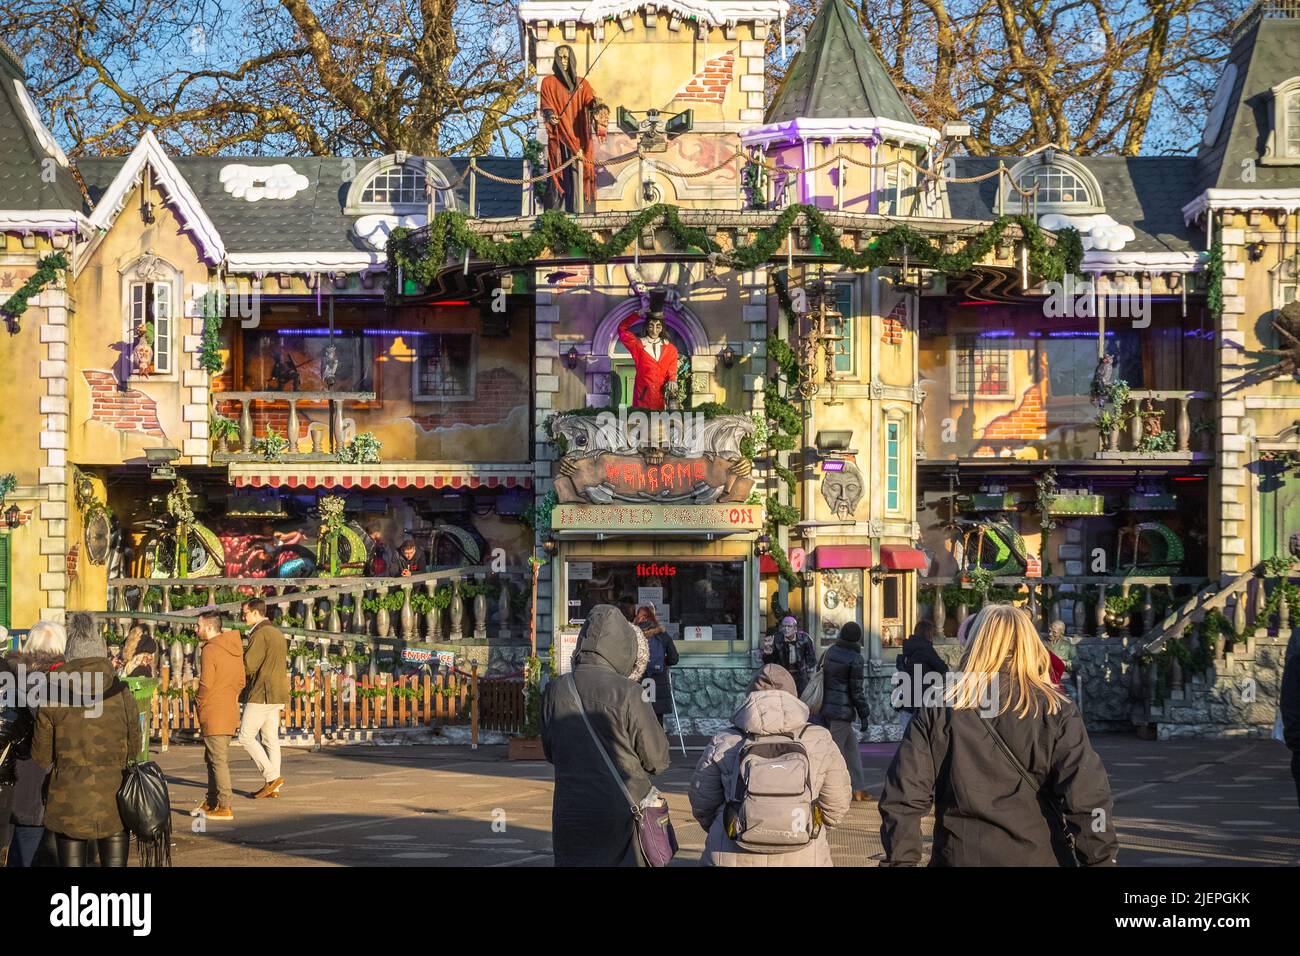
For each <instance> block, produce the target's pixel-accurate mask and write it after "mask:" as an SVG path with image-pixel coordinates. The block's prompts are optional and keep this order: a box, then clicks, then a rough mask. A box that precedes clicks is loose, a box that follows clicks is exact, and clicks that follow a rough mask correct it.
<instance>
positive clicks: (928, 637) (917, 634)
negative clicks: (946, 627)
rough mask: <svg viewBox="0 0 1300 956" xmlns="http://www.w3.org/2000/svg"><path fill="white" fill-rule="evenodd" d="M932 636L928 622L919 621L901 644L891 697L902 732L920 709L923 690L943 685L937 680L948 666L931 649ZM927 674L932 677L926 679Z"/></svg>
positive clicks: (933, 633)
mask: <svg viewBox="0 0 1300 956" xmlns="http://www.w3.org/2000/svg"><path fill="white" fill-rule="evenodd" d="M936 633H937V631H936V628H935V626H934V623H933V622H932V621H921V622H920V623H918V624H917V625H916V629H915V630H914V631H912V636H911V637H909V638H908V639H907V640H905V641H904V642H903V652H902V653H901V654H899V655H898V661H897V664H898V671H897V676H895V678H894V691H893V693H892V694H891V697H892V699H893V701H894V704H895V706H896V707H897V708H898V710H899V712H900V718H901V721H902V724H903V729H904V730H906V729H907V723H908V721H909V720H911V719H912V718H913V717H914V716H916V712H917V711H918V710H919V709H920V707H921V703H922V702H923V700H924V694H925V692H926V688H927V687H938V688H939V689H940V690H941V689H942V687H943V685H942V683H939V681H940V680H941V679H942V678H943V676H944V675H945V674H947V673H948V665H947V664H945V663H944V661H943V658H942V657H940V656H939V652H938V651H936V650H935V649H934V638H935V635H936ZM931 674H934V675H936V677H933V678H931V677H929V675H931ZM927 678H928V679H927Z"/></svg>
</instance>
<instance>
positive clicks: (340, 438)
mask: <svg viewBox="0 0 1300 956" xmlns="http://www.w3.org/2000/svg"><path fill="white" fill-rule="evenodd" d="M212 401H213V407H214V409H215V408H217V407H219V406H220V405H223V404H225V403H228V402H233V403H236V404H237V405H238V412H237V413H235V414H234V415H227V416H225V417H228V418H232V419H233V420H234V421H235V422H236V423H237V424H238V426H239V435H238V437H237V439H236V441H235V443H234V447H233V448H232V447H231V445H232V443H231V441H230V440H229V439H228V438H227V439H214V441H215V445H216V448H215V451H214V454H213V458H214V460H218V461H253V460H257V459H259V458H261V457H262V456H261V455H259V454H257V453H256V452H255V450H254V442H255V441H256V440H257V439H258V438H259V437H265V435H266V429H265V428H264V429H263V434H262V435H260V436H259V435H257V434H255V428H254V422H253V417H254V413H255V412H256V413H257V414H258V415H268V416H276V417H278V416H280V415H286V413H287V415H286V421H285V429H284V431H283V432H281V430H280V429H279V428H276V429H275V430H276V433H277V434H283V435H284V436H285V437H286V438H288V440H289V447H288V448H286V449H285V451H284V453H283V454H282V455H281V456H280V458H281V459H282V460H284V461H326V460H332V459H333V458H334V457H335V456H336V455H337V454H338V451H339V449H340V448H341V447H342V446H343V445H344V444H346V443H347V441H348V440H349V438H350V437H355V436H349V435H348V434H347V433H346V432H347V428H348V427H349V426H348V423H347V422H346V421H345V420H344V418H343V406H344V405H345V404H346V403H349V402H373V401H375V393H374V392H214V393H212ZM302 405H317V406H320V405H325V406H327V407H328V409H329V414H328V417H327V419H326V420H325V421H324V422H320V421H312V422H309V423H308V426H307V440H308V441H309V442H310V444H311V449H310V451H306V452H304V451H302V450H301V448H302V436H301V435H300V434H299V432H300V431H301V422H300V419H299V407H300V406H302ZM271 427H274V426H271Z"/></svg>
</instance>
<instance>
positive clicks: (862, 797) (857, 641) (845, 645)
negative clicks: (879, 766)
mask: <svg viewBox="0 0 1300 956" xmlns="http://www.w3.org/2000/svg"><path fill="white" fill-rule="evenodd" d="M821 668H822V709H821V712H820V716H821V717H822V719H823V720H825V721H826V728H827V729H828V730H829V731H830V732H831V738H832V739H833V740H834V741H835V746H836V747H838V748H839V749H840V754H841V755H843V757H844V762H845V764H847V765H848V768H849V779H850V780H851V781H852V783H853V799H854V800H857V801H860V802H861V801H866V800H870V799H871V794H869V793H868V792H867V778H866V774H865V773H864V772H863V770H862V753H861V751H859V750H858V733H857V731H856V730H854V729H853V721H854V718H856V719H858V720H860V721H862V727H863V729H864V730H865V729H866V726H867V719H868V717H869V716H870V714H869V712H868V709H867V691H866V687H865V686H864V684H863V670H864V667H863V660H862V627H861V625H859V624H858V623H857V622H856V621H849V622H848V623H847V624H845V625H844V626H843V627H841V628H840V634H839V637H838V638H837V639H836V641H835V643H834V644H832V645H831V646H830V647H828V648H826V653H825V655H824V657H823V659H822V663H821Z"/></svg>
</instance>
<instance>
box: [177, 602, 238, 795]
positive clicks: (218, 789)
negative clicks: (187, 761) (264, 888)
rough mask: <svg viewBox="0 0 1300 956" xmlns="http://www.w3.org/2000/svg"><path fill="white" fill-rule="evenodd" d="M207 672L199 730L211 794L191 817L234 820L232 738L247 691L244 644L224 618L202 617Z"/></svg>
mask: <svg viewBox="0 0 1300 956" xmlns="http://www.w3.org/2000/svg"><path fill="white" fill-rule="evenodd" d="M198 633H199V640H201V641H202V642H203V672H202V675H201V676H200V677H199V694H198V704H199V729H200V730H201V731H202V733H203V757H204V761H205V762H206V763H207V765H208V793H207V796H206V797H205V798H204V800H203V802H202V803H201V804H199V806H198V808H197V809H195V810H194V811H193V813H191V814H190V815H191V816H204V817H206V818H207V819H209V820H233V819H235V814H234V811H233V810H231V808H230V800H231V797H232V796H233V792H232V791H231V789H230V738H231V737H233V736H235V734H236V733H237V732H238V731H239V694H240V692H241V691H242V690H243V689H244V657H243V650H244V648H243V645H242V644H241V643H240V640H239V632H238V631H223V630H222V629H221V615H220V614H219V613H217V612H216V611H204V612H203V613H202V614H200V615H199V625H198Z"/></svg>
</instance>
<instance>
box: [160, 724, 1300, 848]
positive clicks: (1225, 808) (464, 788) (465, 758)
mask: <svg viewBox="0 0 1300 956" xmlns="http://www.w3.org/2000/svg"><path fill="white" fill-rule="evenodd" d="M1094 743H1095V745H1096V747H1097V750H1098V751H1099V752H1100V754H1101V756H1102V759H1103V760H1104V761H1105V763H1106V768H1107V771H1108V772H1109V773H1110V778H1111V785H1112V787H1113V789H1114V792H1115V795H1116V815H1117V818H1118V826H1119V831H1120V838H1121V844H1122V850H1121V853H1120V863H1121V864H1123V865H1126V866H1227V865H1257V866H1279V865H1292V866H1294V865H1296V864H1297V863H1300V809H1297V805H1296V795H1295V790H1294V787H1293V786H1292V783H1291V777H1290V773H1289V770H1288V755H1287V751H1286V750H1285V748H1283V747H1282V746H1281V745H1280V744H1277V743H1274V742H1272V741H1168V742H1144V741H1139V740H1136V739H1134V738H1132V737H1119V736H1116V737H1098V738H1094ZM893 747H894V745H892V744H869V745H864V746H863V751H864V762H865V764H866V766H867V771H868V774H869V784H870V789H871V790H872V792H873V793H874V794H876V795H879V793H880V788H881V784H882V782H883V780H884V773H885V768H886V767H887V765H888V763H889V759H890V756H891V755H892V752H893ZM504 750H505V748H504V747H484V748H481V749H480V750H479V751H477V752H471V751H470V750H469V748H467V747H437V746H420V747H362V746H354V747H334V748H328V749H326V750H324V751H322V752H320V753H310V752H308V751H305V750H298V749H289V748H286V749H285V751H284V777H285V779H286V780H287V781H288V783H287V784H286V786H285V788H284V791H283V794H282V796H281V797H279V798H277V799H273V800H251V799H247V797H246V794H251V793H252V791H253V790H255V789H256V788H257V787H258V786H260V779H259V778H258V777H257V774H256V772H255V771H254V769H253V765H252V761H251V760H249V759H248V757H247V756H246V755H245V754H244V752H243V750H242V748H240V747H238V746H234V747H232V748H231V757H232V764H233V767H232V769H233V772H234V785H235V789H236V798H235V808H234V809H235V814H236V820H235V822H234V823H214V822H209V823H207V825H206V831H205V832H197V833H196V832H192V831H191V827H192V826H194V825H197V821H191V820H190V819H189V818H188V817H185V816H182V815H181V812H180V810H181V808H184V809H188V808H190V807H192V806H195V805H197V804H198V803H199V802H200V801H201V799H202V797H203V788H204V781H205V779H206V777H205V772H204V769H203V751H202V748H201V747H198V746H193V745H188V746H174V747H173V748H172V749H171V750H170V751H169V752H168V753H166V754H161V755H156V759H157V760H158V761H159V763H160V764H161V765H162V766H163V768H164V769H165V770H166V772H167V773H168V775H169V779H170V780H171V783H172V801H173V804H174V805H175V806H176V807H177V808H178V809H177V816H176V819H175V821H174V824H173V826H174V830H175V834H176V837H175V839H176V848H175V850H174V851H173V853H174V857H173V859H174V863H175V864H176V865H178V866H223V865H224V866H313V865H324V866H347V865H357V864H364V865H383V866H410V865H415V866H420V865H435V866H436V865H466V866H549V865H551V854H550V833H549V826H550V806H551V788H552V783H551V779H552V778H551V768H550V766H549V765H548V764H545V763H531V762H530V763H511V762H508V761H507V760H506V759H505V753H504ZM697 757H698V752H693V753H691V754H690V755H689V757H683V756H682V755H681V753H680V751H675V752H674V761H675V763H674V766H673V768H672V769H671V770H670V771H669V772H668V773H667V774H666V775H665V776H664V778H663V779H662V780H661V781H660V787H661V789H662V790H664V791H665V792H666V793H667V794H668V796H669V801H670V803H671V805H672V810H673V818H674V821H675V824H676V826H677V832H678V837H679V839H680V841H681V844H682V853H681V857H680V859H681V860H682V862H684V863H690V862H695V861H698V859H699V856H700V852H701V849H702V847H703V842H704V834H703V832H702V831H701V830H700V829H699V827H698V826H696V825H695V823H694V821H692V820H691V817H690V813H689V811H688V809H687V803H686V788H687V785H688V783H689V780H690V772H691V769H692V767H693V765H694V761H695V759H696V758H697ZM879 826H880V817H879V814H878V813H877V812H876V810H875V805H874V803H873V804H870V805H863V804H855V805H854V808H853V810H852V812H851V814H850V816H849V819H848V821H847V823H846V824H845V825H843V826H841V827H839V828H838V829H836V830H834V831H832V836H831V845H832V848H833V850H834V855H835V861H836V863H837V864H839V865H841V866H850V865H856V866H874V865H875V863H876V862H877V861H878V860H879V859H880V856H881V848H880V838H879Z"/></svg>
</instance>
